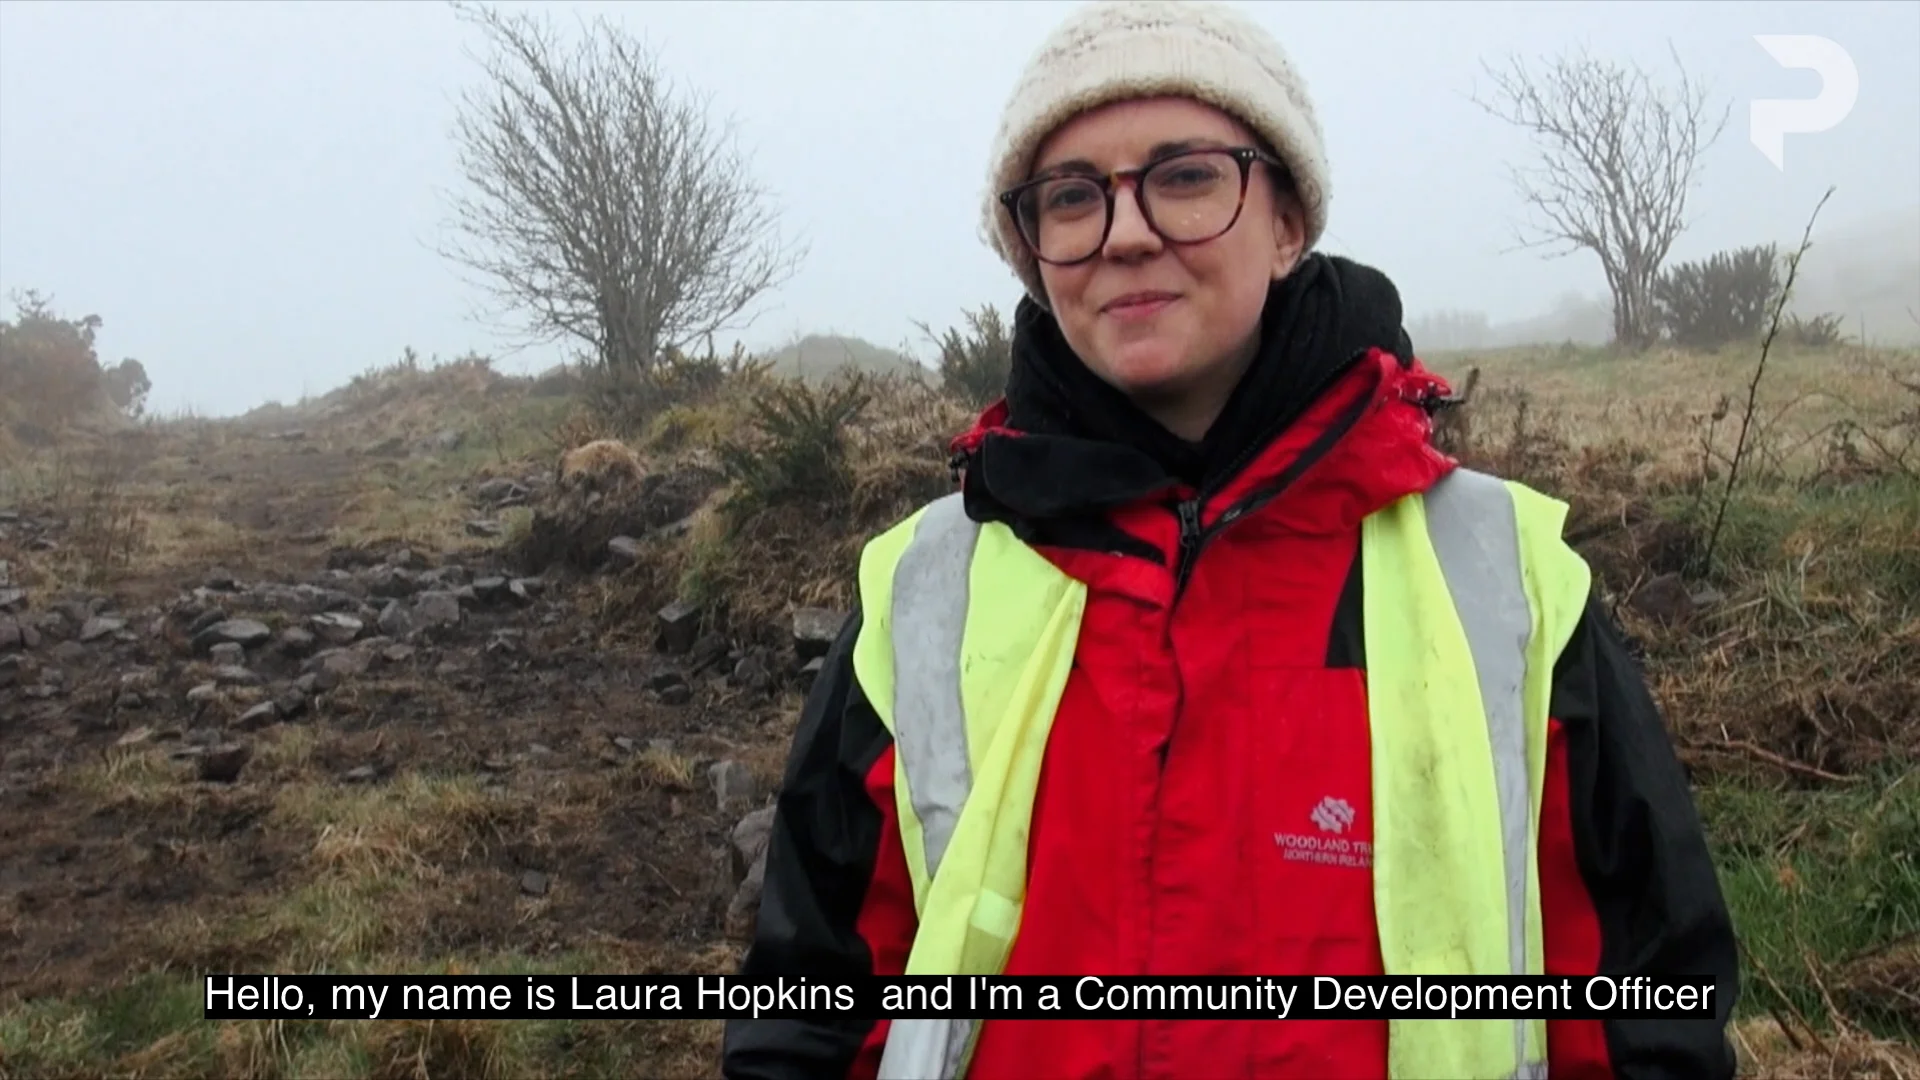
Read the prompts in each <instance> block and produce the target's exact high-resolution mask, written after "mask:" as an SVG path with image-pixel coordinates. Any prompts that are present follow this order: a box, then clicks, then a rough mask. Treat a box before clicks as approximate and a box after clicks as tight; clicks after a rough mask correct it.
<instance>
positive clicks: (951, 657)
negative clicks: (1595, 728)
mask: <svg viewBox="0 0 1920 1080" xmlns="http://www.w3.org/2000/svg"><path fill="white" fill-rule="evenodd" d="M1424 502H1425V507H1426V514H1427V532H1428V537H1429V540H1430V542H1431V543H1432V545H1433V549H1434V554H1435V556H1436V557H1437V558H1438V560H1439V563H1440V570H1441V573H1442V574H1443V575H1444V576H1445V578H1446V581H1447V588H1448V591H1449V592H1450V594H1451V595H1452V596H1453V598H1454V606H1455V608H1456V610H1457V611H1458V612H1459V615H1460V620H1461V625H1462V627H1463V629H1464V630H1465V632H1466V637H1467V645H1468V648H1469V649H1470V650H1471V652H1472V655H1473V661H1474V667H1475V670H1476V673H1477V674H1478V681H1479V684H1480V697H1481V701H1482V704H1483V706H1484V708H1485V710H1486V718H1487V735H1488V740H1489V742H1490V744H1491V746H1492V748H1493V766H1494V783H1495V787H1496V790H1497V792H1498V799H1499V805H1500V822H1501V838H1502V844H1503V848H1502V850H1503V853H1504V856H1505V863H1506V882H1507V925H1508V942H1509V964H1510V967H1511V973H1512V974H1516V975H1519V974H1524V973H1525V972H1526V963H1527V931H1526V925H1527V924H1526V917H1525V910H1526V908H1525V904H1526V897H1527V891H1526V890H1527V859H1528V858H1529V857H1530V856H1531V845H1530V844H1528V842H1527V841H1528V836H1529V832H1530V830H1529V827H1528V826H1529V822H1530V819H1531V817H1532V811H1531V799H1530V788H1531V785H1530V784H1529V782H1528V777H1527V737H1526V707H1525V686H1526V648H1527V642H1528V639H1529V637H1530V636H1531V635H1532V632H1533V614H1532V609H1531V606H1530V605H1529V603H1528V601H1527V594H1526V585H1525V582H1524V581H1523V579H1522V576H1521V569H1520V551H1519V523H1518V519H1517V517H1516V515H1515V512H1514V506H1513V496H1512V493H1511V492H1509V491H1508V490H1507V487H1506V485H1505V483H1503V482H1502V481H1501V480H1500V479H1498V478H1497V477H1492V476H1487V475H1485V474H1482V473H1477V472H1472V471H1469V470H1466V469H1455V470H1454V471H1453V472H1452V473H1450V474H1448V475H1447V476H1446V477H1445V478H1443V479H1442V480H1441V481H1440V482H1439V483H1437V484H1435V485H1434V486H1433V487H1432V488H1431V489H1430V490H1428V492H1427V493H1426V497H1425V500H1424ZM979 535H980V526H979V524H978V523H977V522H975V521H973V520H972V519H970V518H968V517H967V516H966V513H965V510H964V509H963V504H962V502H961V496H960V495H959V494H957V493H956V494H953V495H948V496H946V497H944V498H942V499H939V500H937V501H935V502H934V503H932V504H931V505H930V506H929V507H928V508H927V511H926V513H925V514H924V515H922V517H921V520H920V524H919V526H918V527H917V528H916V529H915V530H914V535H913V539H912V540H911V541H910V542H909V543H908V544H907V548H906V550H905V551H904V552H903V553H902V554H901V556H900V561H899V563H898V564H897V565H896V567H895V570H894V583H893V611H892V622H893V628H892V639H893V653H894V708H893V721H894V732H895V735H894V738H895V753H896V754H897V755H899V758H900V762H901V768H902V770H903V771H904V772H905V773H906V776H907V786H908V788H909V789H910V790H911V793H912V798H913V806H914V812H915V813H916V814H917V815H918V816H919V818H920V821H921V827H922V833H923V839H924V841H925V846H926V862H927V874H928V875H929V876H930V877H931V876H932V875H933V874H934V873H936V872H937V871H938V869H939V866H940V858H941V856H942V855H944V854H945V853H946V849H947V845H948V843H949V842H951V841H952V839H953V828H954V824H955V823H956V822H957V821H958V820H959V817H960V810H961V808H962V807H963V806H964V805H965V804H966V797H967V791H968V788H969V786H970V784H971V782H972V770H971V767H970V765H969V762H968V756H967V743H966V738H967V736H966V715H965V712H964V710H963V707H962V704H961V693H960V649H961V637H962V634H963V632H964V629H965V626H966V619H967V602H968V599H969V597H968V572H969V569H970V564H971V562H972V557H973V550H974V545H975V543H976V542H977V541H978V539H979ZM974 1024H975V1021H973V1020H963V1019H937V1020H912V1019H902V1020H895V1021H893V1023H892V1025H891V1027H890V1028H889V1031H888V1036H887V1045H886V1049H885V1051H884V1053H883V1054H882V1056H881V1060H880V1070H879V1077H880V1080H953V1078H955V1077H956V1076H957V1075H958V1072H959V1066H960V1060H961V1058H962V1056H963V1055H964V1053H965V1049H966V1045H967V1041H968V1039H969V1038H970V1037H971V1035H972V1032H973V1027H974ZM1513 1037H1514V1054H1515V1060H1516V1061H1519V1062H1520V1063H1521V1064H1520V1067H1519V1068H1518V1069H1517V1070H1516V1071H1515V1073H1514V1077H1515V1078H1516V1080H1537V1078H1541V1077H1545V1076H1546V1063H1545V1062H1544V1061H1528V1060H1527V1057H1526V1021H1523V1020H1517V1021H1515V1022H1514V1036H1513Z"/></svg>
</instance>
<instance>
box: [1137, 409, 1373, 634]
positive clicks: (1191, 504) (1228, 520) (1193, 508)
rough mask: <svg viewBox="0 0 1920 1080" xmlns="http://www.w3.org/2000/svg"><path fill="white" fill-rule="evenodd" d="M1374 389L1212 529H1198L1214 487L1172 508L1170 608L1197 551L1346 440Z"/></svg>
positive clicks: (1276, 495)
mask: <svg viewBox="0 0 1920 1080" xmlns="http://www.w3.org/2000/svg"><path fill="white" fill-rule="evenodd" d="M1377 389H1378V388H1377V387H1376V388H1375V390H1369V391H1368V392H1367V393H1365V394H1363V395H1361V396H1360V399H1359V400H1358V401H1355V402H1354V403H1353V405H1352V406H1350V407H1349V408H1348V409H1347V411H1346V412H1344V413H1342V414H1340V416H1339V418H1338V419H1336V420H1335V421H1334V422H1333V423H1332V424H1330V425H1329V426H1328V427H1327V430H1326V431H1324V432H1322V433H1321V435H1320V437H1319V438H1317V439H1315V440H1314V441H1313V443H1312V445H1310V446H1308V447H1307V448H1306V449H1305V450H1303V451H1301V453H1300V456H1299V457H1297V458H1295V459H1294V461H1293V464H1292V465H1290V466H1288V468H1287V469H1286V471H1285V472H1283V473H1282V474H1281V475H1280V477H1279V479H1278V480H1277V481H1276V482H1275V483H1274V484H1273V485H1272V486H1270V487H1267V488H1265V489H1262V490H1257V491H1254V492H1252V493H1250V494H1248V495H1247V496H1245V497H1244V498H1242V499H1241V500H1240V501H1239V502H1236V503H1234V504H1233V505H1232V506H1229V507H1227V509H1226V510H1225V511H1224V512H1223V513H1222V514H1221V515H1220V517H1219V518H1218V519H1217V520H1215V521H1214V523H1213V524H1212V525H1210V526H1204V527H1203V526H1202V525H1201V521H1200V515H1201V510H1202V509H1203V508H1204V507H1205V506H1206V504H1207V500H1208V499H1210V498H1212V497H1213V495H1214V494H1215V493H1216V492H1217V491H1218V487H1214V488H1212V489H1203V490H1201V491H1199V492H1197V493H1195V495H1194V496H1193V497H1192V498H1191V499H1183V500H1180V501H1179V502H1177V503H1175V504H1174V512H1175V514H1177V515H1178V516H1179V519H1180V543H1179V547H1178V549H1177V550H1176V552H1175V558H1174V567H1173V605H1178V604H1179V603H1180V597H1181V596H1182V595H1184V594H1185V593H1186V589H1187V580H1188V578H1190V577H1191V576H1192V575H1193V567H1194V563H1196V562H1197V561H1199V558H1200V551H1201V549H1202V548H1204V547H1205V546H1206V543H1207V541H1209V540H1211V539H1213V538H1214V537H1216V536H1218V535H1220V533H1221V531H1222V530H1224V529H1225V528H1226V527H1227V526H1229V525H1231V524H1233V523H1234V522H1235V521H1237V520H1239V519H1240V518H1243V517H1245V516H1246V515H1248V514H1250V513H1252V512H1254V511H1255V510H1258V509H1260V508H1261V507H1263V506H1265V505H1267V504H1268V503H1270V502H1272V501H1273V500H1275V499H1277V498H1279V497H1280V496H1281V495H1282V494H1283V493H1285V492H1286V490H1287V489H1288V488H1290V487H1292V486H1293V482H1294V481H1295V480H1298V479H1299V478H1300V477H1301V475H1302V474H1304V473H1305V472H1306V471H1307V469H1308V468H1310V467H1311V466H1313V465H1314V464H1315V463H1316V462H1318V461H1319V460H1320V459H1321V458H1322V457H1324V456H1325V455H1326V452H1327V451H1328V450H1330V449H1332V448H1333V446H1334V444H1336V443H1338V442H1339V441H1340V440H1341V439H1342V438H1344V437H1346V434H1347V432H1348V431H1349V430H1351V429H1352V427H1353V425H1355V424H1357V423H1359V422H1360V418H1361V417H1363V416H1365V415H1366V414H1367V410H1368V409H1371V408H1372V407H1373V403H1374V398H1375V396H1376V391H1377ZM1319 392H1320V391H1319V390H1318V389H1316V390H1315V391H1314V393H1315V394H1318V393H1319ZM1243 464H1244V462H1241V463H1237V464H1236V465H1235V466H1234V467H1233V468H1232V469H1229V470H1226V471H1225V472H1223V473H1222V475H1223V476H1227V477H1231V476H1233V475H1234V473H1236V472H1238V471H1239V469H1240V467H1241V465H1243Z"/></svg>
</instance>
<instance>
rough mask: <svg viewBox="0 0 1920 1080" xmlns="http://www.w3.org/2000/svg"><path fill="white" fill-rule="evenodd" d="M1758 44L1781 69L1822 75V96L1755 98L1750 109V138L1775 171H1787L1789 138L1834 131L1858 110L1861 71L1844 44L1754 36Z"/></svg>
mask: <svg viewBox="0 0 1920 1080" xmlns="http://www.w3.org/2000/svg"><path fill="white" fill-rule="evenodd" d="M1753 40H1754V41H1756V42H1758V43H1759V44H1760V47H1761V48H1763V49H1765V50H1767V52H1768V53H1769V54H1771V55H1772V56H1773V58H1774V60H1775V61H1777V62H1778V63H1779V65H1780V66H1781V67H1784V68H1804V69H1806V70H1809V71H1812V72H1813V73H1814V74H1816V75H1818V76H1820V92H1819V93H1818V94H1815V95H1814V96H1812V97H1810V98H1756V99H1755V100H1754V101H1752V102H1750V103H1749V104H1748V106H1747V138H1748V139H1749V140H1750V141H1752V143H1753V145H1754V147H1755V148H1756V149H1758V150H1759V151H1760V153H1762V154H1764V155H1765V156H1766V159H1767V160H1768V161H1771V162H1773V167H1774V168H1776V169H1779V170H1780V171H1782V172H1785V171H1786V168H1787V157H1786V155H1787V136H1788V135H1817V134H1819V133H1820V132H1823V131H1832V130H1833V129H1834V128H1836V127H1839V126H1840V122H1841V121H1842V120H1845V119H1846V118H1847V115H1848V114H1849V113H1851V112H1853V105H1854V102H1855V101H1857V100H1859V97H1860V69H1859V68H1857V67H1855V66H1854V63H1853V57H1852V56H1851V55H1850V54H1849V53H1848V52H1847V50H1846V49H1845V48H1843V47H1841V45H1840V43H1839V42H1837V41H1834V40H1833V39H1832V38H1824V37H1821V36H1820V35H1818V34H1755V35H1754V36H1753Z"/></svg>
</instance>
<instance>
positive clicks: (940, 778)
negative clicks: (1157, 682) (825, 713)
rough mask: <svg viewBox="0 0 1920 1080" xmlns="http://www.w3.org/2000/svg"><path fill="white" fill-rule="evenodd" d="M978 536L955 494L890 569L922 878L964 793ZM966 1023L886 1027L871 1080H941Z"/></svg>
mask: <svg viewBox="0 0 1920 1080" xmlns="http://www.w3.org/2000/svg"><path fill="white" fill-rule="evenodd" d="M979 539H980V524H979V523H978V522H976V521H974V520H973V519H972V518H969V517H968V516H967V513H966V509H965V504H964V503H963V502H962V497H961V495H960V493H959V492H955V493H954V494H952V495H947V496H943V497H942V498H940V499H937V500H935V501H934V502H933V503H932V504H931V505H929V506H928V507H927V509H926V512H925V513H924V514H922V515H921V516H920V524H919V525H918V526H916V527H915V529H914V531H913V539H912V540H910V541H908V543H907V548H906V550H905V551H903V552H901V553H900V561H899V562H898V563H896V564H894V570H893V611H892V623H893V629H892V639H893V672H894V674H893V728H894V753H895V754H896V755H897V756H898V757H899V760H900V767H901V769H902V770H903V771H904V772H905V773H906V775H907V790H908V792H909V794H910V795H911V797H912V799H913V812H914V814H915V816H917V817H918V818H919V819H920V832H921V839H922V840H923V841H924V843H925V847H926V857H927V877H928V878H929V879H931V878H932V877H933V875H934V874H935V873H937V872H938V871H939V869H940V859H941V857H942V856H944V855H945V854H946V853H947V845H948V844H949V843H951V842H952V841H953V829H954V826H955V825H956V824H957V823H958V822H959V820H960V808H961V807H963V806H965V805H966V801H967V792H968V790H969V789H971V788H972V786H973V766H972V762H971V760H970V759H969V758H968V756H967V716H966V711H965V709H964V707H963V705H962V703H961V696H960V649H961V644H962V641H961V639H962V637H963V636H964V635H965V632H966V626H967V601H968V598H969V589H968V574H969V572H970V570H971V567H972V564H973V549H974V545H975V543H977V542H978V540H979ZM973 1025H974V1021H972V1020H966V1019H947V1018H939V1019H919V1020H915V1019H901V1020H895V1021H893V1023H892V1025H891V1026H890V1027H889V1028H888V1029H887V1045H886V1049H885V1050H884V1051H883V1052H882V1053H881V1056H880V1071H879V1078H878V1080H951V1078H953V1077H955V1076H957V1075H959V1071H960V1059H961V1058H962V1057H963V1056H964V1055H965V1054H966V1049H967V1040H968V1039H970V1038H971V1037H972V1035H973Z"/></svg>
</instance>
